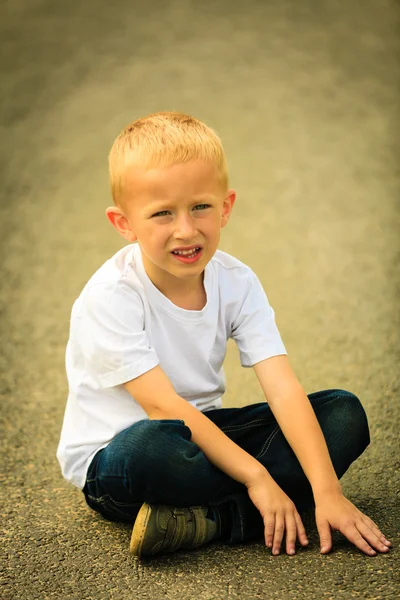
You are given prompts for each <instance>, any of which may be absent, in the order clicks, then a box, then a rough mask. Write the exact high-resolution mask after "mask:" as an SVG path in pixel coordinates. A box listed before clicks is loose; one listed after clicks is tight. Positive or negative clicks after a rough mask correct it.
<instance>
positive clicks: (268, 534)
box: [264, 513, 275, 548]
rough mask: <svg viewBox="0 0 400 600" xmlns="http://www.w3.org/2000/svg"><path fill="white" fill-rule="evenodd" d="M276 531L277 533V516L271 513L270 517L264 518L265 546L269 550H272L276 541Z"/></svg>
mask: <svg viewBox="0 0 400 600" xmlns="http://www.w3.org/2000/svg"><path fill="white" fill-rule="evenodd" d="M274 531H275V515H274V513H270V514H269V515H267V516H266V517H264V536H265V545H266V546H267V547H268V548H272V542H273V539H274Z"/></svg>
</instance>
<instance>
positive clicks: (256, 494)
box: [247, 473, 308, 554]
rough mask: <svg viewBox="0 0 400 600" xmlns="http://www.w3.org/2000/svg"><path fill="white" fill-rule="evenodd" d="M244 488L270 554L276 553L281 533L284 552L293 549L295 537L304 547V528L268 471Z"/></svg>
mask: <svg viewBox="0 0 400 600" xmlns="http://www.w3.org/2000/svg"><path fill="white" fill-rule="evenodd" d="M247 491H248V494H249V497H250V500H251V501H252V502H253V504H254V506H255V507H256V508H257V509H258V510H259V511H260V513H261V516H262V518H263V521H264V537H265V544H266V546H267V547H268V548H272V554H279V552H280V548H281V543H282V540H283V537H284V534H285V533H286V552H287V554H294V553H295V552H296V548H295V544H296V539H297V538H298V540H299V542H300V544H301V545H302V546H307V544H308V539H307V535H306V531H305V529H304V525H303V522H302V520H301V517H300V515H299V513H298V512H297V509H296V506H295V505H294V503H293V502H292V501H291V499H290V498H289V496H287V495H286V494H285V492H284V491H283V490H282V489H281V488H280V487H279V485H278V484H277V483H276V482H275V481H274V480H273V479H272V477H271V476H270V475H269V474H268V473H265V474H264V475H261V476H259V477H258V478H257V479H256V480H255V481H252V482H251V483H249V484H247Z"/></svg>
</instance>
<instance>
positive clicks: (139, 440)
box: [119, 419, 191, 463]
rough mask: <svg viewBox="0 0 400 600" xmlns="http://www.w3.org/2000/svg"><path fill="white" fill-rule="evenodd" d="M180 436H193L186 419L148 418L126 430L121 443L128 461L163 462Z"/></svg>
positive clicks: (188, 438) (187, 437) (188, 437)
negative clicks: (185, 421)
mask: <svg viewBox="0 0 400 600" xmlns="http://www.w3.org/2000/svg"><path fill="white" fill-rule="evenodd" d="M179 438H180V439H182V438H183V439H186V440H190V438H191V431H190V429H189V428H188V427H187V426H186V425H185V423H184V421H181V420H172V419H171V420H169V419H163V420H156V419H154V420H153V419H146V420H143V421H139V422H138V423H135V424H134V425H132V427H130V428H129V429H127V430H125V432H124V435H123V436H121V438H120V440H119V443H120V444H121V445H122V448H121V449H122V451H123V454H124V456H125V460H126V461H129V460H132V461H133V462H135V461H138V460H143V461H145V462H146V463H148V462H149V461H152V460H157V461H161V462H162V461H163V459H164V458H165V459H167V458H168V454H169V452H168V449H170V448H171V446H176V445H177V441H178V439H179Z"/></svg>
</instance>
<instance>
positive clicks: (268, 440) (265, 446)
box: [256, 425, 280, 460]
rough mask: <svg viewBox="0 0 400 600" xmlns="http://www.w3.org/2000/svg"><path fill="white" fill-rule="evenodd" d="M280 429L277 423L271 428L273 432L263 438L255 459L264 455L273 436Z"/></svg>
mask: <svg viewBox="0 0 400 600" xmlns="http://www.w3.org/2000/svg"><path fill="white" fill-rule="evenodd" d="M279 431H280V428H279V425H277V426H276V427H275V429H274V430H273V432H272V433H271V435H270V436H269V437H268V438H267V439H266V440H265V442H264V445H263V447H262V448H261V450H260V452H259V453H258V454H257V456H256V459H257V460H258V459H260V458H262V457H263V456H264V454H266V453H267V452H268V450H269V447H270V445H271V443H272V440H273V439H274V437H275V436H276V434H277V433H278V432H279Z"/></svg>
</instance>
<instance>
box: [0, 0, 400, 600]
mask: <svg viewBox="0 0 400 600" xmlns="http://www.w3.org/2000/svg"><path fill="white" fill-rule="evenodd" d="M399 21H400V8H399V5H398V3H397V2H394V1H391V0H364V1H362V0H351V1H346V0H322V1H318V0H304V1H303V2H297V1H296V0H249V1H248V2H246V3H244V2H238V1H236V0H231V1H228V0H215V1H211V0H205V1H203V2H201V3H199V2H194V0H149V1H148V2H139V1H137V0H133V1H132V2H127V1H126V0H114V2H113V3H107V2H105V1H104V0H98V1H97V2H94V1H93V0H87V1H86V2H77V1H76V0H72V1H70V2H68V3H54V2H50V1H49V0H30V1H29V2H28V1H27V0H13V1H8V2H7V1H5V2H2V3H1V4H0V40H1V42H0V46H1V62H0V65H1V145H0V160H1V172H2V176H1V184H2V185H1V191H0V193H1V219H0V229H1V232H0V233H1V235H0V252H1V291H0V309H1V325H0V327H1V342H2V343H1V349H0V354H1V370H2V384H1V390H0V391H1V394H2V396H1V399H2V408H1V416H2V419H3V421H2V434H1V440H0V443H1V461H0V463H1V466H2V470H3V474H2V481H3V484H5V486H4V487H3V489H4V490H7V491H6V493H5V496H4V501H3V502H2V505H3V506H2V508H1V509H0V511H1V515H2V517H3V523H4V532H5V540H6V544H5V546H4V547H3V552H4V559H5V560H4V562H3V565H4V568H3V582H4V595H3V596H2V597H4V598H5V599H8V598H10V599H11V598H12V599H13V600H14V599H15V598H41V599H42V598H79V599H86V598H96V599H99V598H126V597H127V595H128V596H129V597H132V598H152V599H156V600H157V599H158V598H177V597H179V598H180V599H183V598H194V599H197V598H205V599H208V600H209V599H214V598H241V599H243V598H246V599H247V598H258V597H267V596H264V595H263V594H264V591H265V586H266V585H267V584H268V586H269V587H268V589H269V596H268V597H270V598H285V599H286V598H302V597H303V595H304V597H308V598H313V597H314V598H335V599H336V598H341V597H343V598H348V597H349V596H350V592H351V593H354V594H355V595H357V594H358V597H363V598H383V597H385V598H386V597H391V596H390V594H391V593H393V592H394V591H395V590H396V589H398V587H397V586H398V582H397V581H396V580H395V571H394V557H395V552H396V551H395V550H394V551H392V553H391V555H390V556H381V557H377V558H376V559H374V560H373V561H371V560H368V559H365V558H364V557H362V556H360V555H359V553H357V551H356V550H353V549H352V548H351V547H349V545H348V544H346V543H345V542H343V540H341V538H339V539H338V545H337V547H336V552H335V553H334V554H333V555H332V556H330V557H325V558H323V559H322V558H321V557H320V556H319V554H318V547H317V540H316V538H314V541H315V544H314V545H313V546H312V547H311V548H310V549H309V550H307V551H304V552H302V553H300V555H298V556H297V557H296V559H295V562H294V559H293V558H288V557H280V558H279V559H278V560H279V562H278V561H277V560H276V559H271V557H270V556H269V555H268V554H266V553H265V549H264V548H263V547H262V545H260V544H258V545H257V544H255V545H250V546H246V547H238V548H229V549H226V548H225V547H223V546H213V547H212V548H209V549H206V550H205V551H202V552H195V553H192V554H180V555H177V556H174V557H166V558H164V559H162V560H161V561H160V562H158V563H156V564H154V565H151V566H147V567H143V566H142V565H138V564H137V563H135V562H134V560H133V559H132V558H131V557H130V556H129V555H128V552H127V544H128V540H129V533H130V532H129V529H127V527H126V526H123V525H121V526H120V525H115V524H109V523H107V522H105V521H103V520H101V518H100V517H97V516H96V515H92V514H91V513H90V512H89V510H88V509H87V508H86V507H85V504H84V502H83V500H82V496H81V493H80V492H79V491H78V490H76V489H74V488H72V487H70V486H69V485H68V484H67V483H65V482H64V481H63V480H62V478H61V475H60V473H59V469H58V464H57V463H56V460H55V451H56V446H57V443H58V437H59V433H60V428H61V422H62V417H63V413H64V407H65V401H66V396H67V384H66V378H65V371H64V352H65V344H66V341H67V339H68V325H69V315H70V310H71V306H72V303H73V302H74V300H75V298H76V297H77V296H78V295H79V293H80V291H81V289H82V287H83V285H84V284H85V283H86V281H87V280H88V279H89V277H90V276H91V275H92V274H93V272H94V271H95V270H96V269H97V268H98V267H99V266H100V265H101V264H102V263H103V262H104V261H105V260H107V259H108V258H109V257H110V256H111V255H112V254H113V253H114V252H116V251H117V250H118V249H119V248H120V247H121V246H122V245H123V240H122V238H119V237H118V235H117V233H116V232H115V231H114V230H113V229H112V228H111V226H110V225H109V224H108V222H107V221H106V219H105V216H104V209H105V208H106V207H107V206H108V205H109V204H111V197H110V192H109V184H108V172H107V154H108V151H109V149H110V147H111V144H112V142H113V140H114V138H115V137H116V136H117V135H118V133H119V132H120V130H121V129H122V128H123V127H124V126H125V125H127V124H128V123H129V122H131V121H133V120H134V119H136V118H138V117H140V116H144V115H146V114H148V113H150V112H154V111H158V110H177V111H182V112H187V113H189V114H193V115H195V116H196V117H198V118H200V119H202V120H204V121H205V122H206V123H207V124H208V125H210V126H211V127H213V128H214V129H216V131H217V132H218V133H219V134H220V136H221V138H222V140H223V142H224V146H225V150H226V154H227V158H228V163H229V167H230V177H231V186H232V187H234V188H235V189H236V190H237V192H238V199H237V202H236V204H235V208H234V211H233V213H232V218H231V220H230V222H229V224H228V226H227V227H226V228H225V229H224V230H223V234H222V243H221V249H222V250H225V251H226V252H229V253H231V254H233V255H235V256H236V257H237V258H239V259H240V260H242V261H243V262H245V263H246V264H248V265H249V266H250V267H252V268H253V269H254V270H255V272H256V273H257V275H258V276H259V278H260V280H261V282H262V283H263V285H264V288H265V290H266V292H267V294H268V297H269V300H270V302H271V304H272V305H273V307H274V309H275V311H276V317H277V322H278V325H279V328H280V331H281V334H282V337H283V340H284V342H285V344H286V346H287V349H288V352H289V357H290V360H291V363H292V366H293V367H294V369H295V371H296V373H297V375H298V377H299V379H300V381H301V382H302V383H303V385H304V387H305V389H306V391H307V392H312V391H316V390H317V389H322V388H330V387H341V388H346V389H349V390H351V391H353V392H354V393H356V394H357V395H358V396H359V397H360V398H361V400H362V402H363V404H364V406H365V408H366V411H367V414H368V417H369V420H370V426H371V432H372V444H371V446H370V448H369V449H368V450H367V452H366V453H365V455H364V456H363V457H362V458H361V459H360V460H359V461H358V462H357V464H356V465H354V466H353V467H352V468H351V469H350V471H349V473H348V474H347V475H346V476H345V478H344V481H343V485H344V488H345V491H346V493H347V494H348V496H349V497H350V498H351V499H352V500H353V501H354V502H356V503H357V504H358V506H360V508H361V509H364V510H365V511H366V512H367V513H368V514H369V516H371V517H372V518H373V519H374V520H376V521H378V524H379V525H380V527H381V528H382V529H383V531H384V532H385V534H386V535H387V536H388V537H389V538H391V539H392V540H393V538H394V537H395V536H396V535H398V532H399V529H400V524H399V520H398V513H399V503H398V494H399V487H400V486H399V462H398V455H399V437H398V430H399V355H400V353H399V346H400V344H399V331H400V327H399V325H400V323H399V321H400V319H399V254H400V253H399V250H400V243H399V238H400V236H399V231H400V228H399V222H400V210H399V188H400V169H399V161H398V156H399V136H398V132H399V123H400V117H399V96H400V92H399V83H400V81H399V80H400V68H399V64H400V38H399ZM225 369H226V375H227V386H228V387H227V393H226V401H225V405H226V406H242V405H244V404H247V403H250V402H257V401H262V400H263V397H262V393H261V390H260V388H259V386H258V384H257V383H256V379H255V377H254V375H253V372H252V370H251V369H250V370H244V369H241V368H239V361H238V356H237V352H236V348H235V347H234V345H233V344H231V343H230V344H229V351H228V355H227V359H226V366H225ZM396 519H397V521H396ZM310 573H314V575H313V576H311V577H310ZM318 586H320V587H318ZM260 594H261V595H260ZM313 594H314V595H313ZM385 594H386V595H385ZM392 597H395V596H392Z"/></svg>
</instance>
